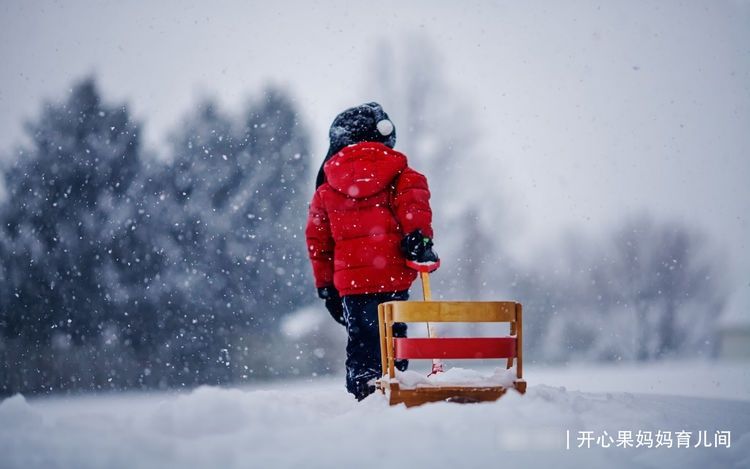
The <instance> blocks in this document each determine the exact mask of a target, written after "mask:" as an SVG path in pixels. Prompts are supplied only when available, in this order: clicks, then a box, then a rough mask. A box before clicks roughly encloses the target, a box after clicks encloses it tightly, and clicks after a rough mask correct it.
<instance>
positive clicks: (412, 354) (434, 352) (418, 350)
mask: <svg viewBox="0 0 750 469" xmlns="http://www.w3.org/2000/svg"><path fill="white" fill-rule="evenodd" d="M515 356H516V338H515V337H441V338H433V339H423V338H419V339H404V338H394V339H393V357H394V358H395V359H397V360H399V359H405V358H408V359H433V358H447V359H450V358H452V359H488V358H513V357H515Z"/></svg>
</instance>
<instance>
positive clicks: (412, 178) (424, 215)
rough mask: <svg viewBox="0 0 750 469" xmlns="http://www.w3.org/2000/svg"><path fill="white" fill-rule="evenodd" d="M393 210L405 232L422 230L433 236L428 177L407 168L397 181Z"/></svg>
mask: <svg viewBox="0 0 750 469" xmlns="http://www.w3.org/2000/svg"><path fill="white" fill-rule="evenodd" d="M393 210H394V213H395V214H396V219H397V220H398V222H399V224H400V225H401V229H402V230H403V232H404V234H408V233H411V232H412V231H414V230H417V229H419V230H422V233H424V234H425V235H426V236H429V237H430V238H432V235H433V233H432V209H431V208H430V189H429V188H428V187H427V178H426V177H424V176H423V175H422V174H420V173H418V172H416V171H414V170H413V169H411V168H406V169H405V170H404V172H402V173H401V175H400V176H399V178H398V181H397V182H396V190H395V197H394V199H393Z"/></svg>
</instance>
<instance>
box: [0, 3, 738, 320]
mask: <svg viewBox="0 0 750 469" xmlns="http://www.w3.org/2000/svg"><path fill="white" fill-rule="evenodd" d="M402 3H408V5H403V4H402ZM530 3H534V5H533V6H529V4H530ZM564 3H566V4H565V5H563V2H465V1H462V2H456V1H451V2H434V1H413V2H397V1H389V0H380V1H377V2H351V1H350V2H346V1H337V2H324V1H320V2H315V1H309V2H287V4H286V5H283V6H278V5H274V6H271V2H250V1H244V2H243V1H237V2H229V1H212V2H189V1H159V2H148V1H137V2H124V1H106V2H105V1H101V2H93V1H92V2H83V1H65V2H45V1H34V2H25V1H20V0H19V1H5V0H2V1H0V84H1V85H2V86H0V151H2V152H5V153H7V152H8V151H9V150H10V149H11V148H12V146H13V144H14V143H17V142H19V141H20V139H21V136H22V126H21V123H22V121H23V120H24V119H29V118H32V117H33V116H34V115H36V113H38V110H39V107H40V103H41V100H42V99H43V98H53V99H57V98H60V97H61V96H63V95H64V93H65V92H66V90H67V89H68V88H69V87H70V84H71V83H72V82H73V81H74V80H76V79H78V78H80V77H82V76H85V75H87V74H90V73H93V74H95V76H96V77H97V78H98V80H99V83H100V85H101V88H102V90H103V92H104V94H105V96H106V97H108V98H109V99H114V100H119V101H125V102H127V103H128V104H129V105H130V106H131V108H132V110H133V111H134V112H135V114H136V116H137V117H138V118H139V119H140V120H142V121H144V122H145V124H146V136H147V141H148V142H149V145H151V146H152V147H156V146H157V145H160V144H163V140H162V139H163V136H164V135H166V132H167V130H169V129H170V128H173V127H174V126H175V124H176V123H177V122H178V121H179V119H180V117H181V116H182V115H183V114H184V112H185V111H186V110H188V109H189V108H190V107H191V106H192V105H193V104H194V103H195V100H196V97H197V96H200V95H214V96H216V97H218V98H219V99H220V101H221V102H222V103H223V104H224V105H225V106H226V107H227V108H228V109H239V108H240V106H241V104H243V103H244V102H245V99H246V98H247V97H248V96H249V95H251V94H253V93H255V92H257V91H258V90H259V89H260V88H261V87H262V85H263V84H264V83H266V82H268V81H274V82H276V83H279V84H282V85H284V86H288V87H289V88H290V89H291V91H292V92H293V93H294V95H295V96H296V98H297V100H298V104H299V105H300V108H301V109H302V110H303V112H304V113H305V117H306V118H307V121H308V123H309V124H310V127H311V129H312V131H313V132H314V136H315V140H314V148H315V151H316V154H317V155H322V154H323V153H324V152H325V149H326V147H327V144H326V141H325V139H326V135H327V129H328V126H329V124H330V122H331V120H332V119H333V117H334V116H335V115H336V114H337V113H338V112H340V111H341V110H343V109H344V108H346V107H349V106H351V105H354V104H358V103H360V102H363V101H370V100H373V99H374V100H378V99H379V98H378V97H377V96H372V94H371V93H368V90H366V89H364V84H365V83H366V82H367V80H366V76H365V74H366V73H367V66H368V65H369V64H370V63H371V55H372V54H373V51H374V45H375V43H376V42H377V41H378V40H379V39H381V38H383V37H388V38H391V39H392V40H395V41H396V44H398V40H399V38H400V37H402V35H403V34H410V33H414V32H418V33H420V34H423V35H424V36H426V37H428V38H429V39H430V40H431V41H432V42H433V44H434V45H435V47H436V48H437V50H438V51H439V53H440V55H441V57H442V60H443V70H444V72H445V74H446V77H447V79H448V80H449V81H450V83H451V84H452V85H453V86H454V87H455V89H456V91H457V92H460V93H462V94H463V95H465V96H467V97H468V99H469V100H470V103H469V104H470V105H471V109H472V110H473V112H474V114H473V116H472V118H473V120H475V121H476V122H478V123H480V124H481V125H482V129H481V130H482V141H481V142H480V145H481V146H482V147H483V148H485V149H486V152H487V154H488V156H489V157H488V161H487V168H488V170H492V171H497V172H498V173H500V172H502V174H503V176H502V179H503V180H505V181H511V183H510V184H511V185H510V186H509V188H508V190H509V191H510V192H511V194H512V195H511V202H512V203H514V204H515V205H516V206H517V207H519V208H520V210H519V213H520V214H522V216H523V220H522V226H523V227H524V236H523V239H526V240H527V241H528V243H527V245H526V246H524V247H523V248H524V249H525V250H529V251H530V250H531V249H530V247H531V246H537V245H539V246H541V245H549V244H551V243H554V241H555V239H556V238H558V237H559V234H560V233H561V232H562V231H563V230H565V229H566V228H567V227H570V226H572V225H577V226H579V227H583V228H586V229H588V230H591V231H595V230H599V229H602V228H603V227H607V226H611V225H612V223H614V222H615V221H616V220H617V219H619V218H620V217H622V216H623V215H625V214H628V213H632V212H634V211H637V210H640V209H648V210H650V211H652V212H654V213H655V214H657V215H664V216H669V217H673V218H678V219H682V220H685V221H688V222H690V223H692V224H696V225H698V226H700V227H701V228H702V229H704V230H705V231H707V232H708V233H709V234H710V235H711V236H712V237H713V239H714V241H715V242H716V243H717V244H719V245H722V246H723V247H724V249H725V250H726V251H727V252H728V253H729V254H730V265H728V266H727V269H728V270H729V272H730V277H729V278H730V281H731V282H732V284H733V285H734V286H736V288H737V289H745V290H746V291H747V290H748V289H750V246H748V241H749V240H750V221H749V220H748V213H750V184H748V178H749V176H750V5H749V4H748V3H747V2H739V1H688V2H677V1H660V2H608V1H602V2H595V1H579V2H564ZM386 110H388V109H387V106H386ZM392 117H393V118H394V121H395V122H396V126H397V127H398V126H399V125H404V123H402V122H398V116H392ZM457 118H460V116H457ZM498 177H500V176H498ZM437 190H439V189H437ZM519 249H520V248H519ZM746 298H748V300H747V301H745V302H744V303H743V304H741V305H739V307H740V308H742V309H743V310H744V311H743V314H750V313H749V312H750V304H747V303H748V302H750V295H747V296H746Z"/></svg>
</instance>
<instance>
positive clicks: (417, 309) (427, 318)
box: [386, 301, 518, 323]
mask: <svg viewBox="0 0 750 469" xmlns="http://www.w3.org/2000/svg"><path fill="white" fill-rule="evenodd" d="M386 304H389V305H390V309H391V314H392V315H393V321H395V322H511V323H512V322H515V321H516V305H517V304H518V303H514V302H511V301H390V302H388V303H386Z"/></svg>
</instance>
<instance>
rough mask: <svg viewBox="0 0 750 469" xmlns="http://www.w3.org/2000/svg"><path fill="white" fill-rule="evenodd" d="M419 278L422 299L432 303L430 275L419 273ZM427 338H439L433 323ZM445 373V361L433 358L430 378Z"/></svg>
mask: <svg viewBox="0 0 750 469" xmlns="http://www.w3.org/2000/svg"><path fill="white" fill-rule="evenodd" d="M419 277H420V278H421V279H422V297H423V298H424V301H432V292H431V290H430V274H429V273H428V272H419ZM427 337H429V338H430V339H433V338H435V337H437V331H436V330H435V326H433V325H432V323H429V322H428V323H427ZM443 371H445V370H444V368H443V361H442V360H440V359H439V358H433V359H432V372H431V373H430V374H429V375H428V376H432V375H434V374H437V373H442V372H443Z"/></svg>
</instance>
